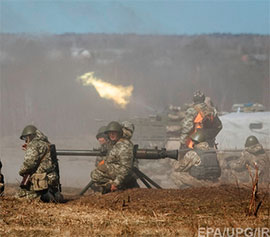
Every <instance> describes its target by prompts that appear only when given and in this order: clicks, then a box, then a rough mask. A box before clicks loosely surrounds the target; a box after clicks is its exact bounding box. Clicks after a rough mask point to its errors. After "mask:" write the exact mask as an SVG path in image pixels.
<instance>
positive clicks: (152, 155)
mask: <svg viewBox="0 0 270 237" xmlns="http://www.w3.org/2000/svg"><path fill="white" fill-rule="evenodd" d="M106 153H107V152H106V151H102V150H99V149H96V150H62V149H60V150H55V154H56V156H106ZM133 154H134V158H135V159H145V160H157V159H164V158H171V159H174V160H177V159H178V150H166V149H165V148H161V149H158V148H154V149H139V147H138V145H134V150H133ZM133 172H134V173H135V174H136V175H137V177H138V178H139V179H140V180H141V181H142V182H143V183H144V185H145V186H146V187H147V188H151V185H150V184H152V185H153V186H154V187H156V188H158V189H161V187H160V186H159V185H158V184H157V183H156V182H154V181H153V180H152V179H150V178H149V177H148V176H147V175H145V174H144V173H143V172H141V171H140V170H139V169H138V168H136V167H133ZM91 185H92V181H90V182H89V183H88V184H87V185H86V186H85V187H84V188H83V190H82V191H81V192H80V194H79V195H83V194H84V193H85V192H86V191H87V190H88V189H89V188H90V186H91Z"/></svg>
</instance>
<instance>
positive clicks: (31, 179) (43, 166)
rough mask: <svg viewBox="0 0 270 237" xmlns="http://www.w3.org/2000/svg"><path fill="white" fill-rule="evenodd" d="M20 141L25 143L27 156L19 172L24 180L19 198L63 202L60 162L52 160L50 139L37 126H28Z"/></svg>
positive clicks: (24, 148)
mask: <svg viewBox="0 0 270 237" xmlns="http://www.w3.org/2000/svg"><path fill="white" fill-rule="evenodd" d="M20 139H22V140H24V141H25V144H24V145H23V150H25V155H24V162H23V165H22V167H21V169H20V171H19V174H20V175H21V176H22V177H23V180H22V182H21V185H20V190H19V192H18V193H17V197H19V198H28V199H35V198H39V199H40V200H41V201H43V202H62V201H63V196H62V194H61V193H60V182H59V180H60V178H59V175H58V172H57V168H58V161H57V160H56V159H52V156H51V149H50V142H49V141H48V138H47V137H46V136H45V135H44V134H43V133H42V132H41V131H39V130H38V129H37V128H36V127H35V126H33V125H28V126H26V127H25V128H24V129H23V132H22V135H21V136H20Z"/></svg>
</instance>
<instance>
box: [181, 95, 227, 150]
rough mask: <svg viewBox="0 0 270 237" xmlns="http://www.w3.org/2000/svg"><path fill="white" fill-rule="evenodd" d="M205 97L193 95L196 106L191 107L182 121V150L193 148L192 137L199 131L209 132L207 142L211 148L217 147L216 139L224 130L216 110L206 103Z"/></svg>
mask: <svg viewBox="0 0 270 237" xmlns="http://www.w3.org/2000/svg"><path fill="white" fill-rule="evenodd" d="M204 101H205V95H204V94H203V93H202V92H200V91H196V92H195V93H194V95H193V102H194V104H193V105H192V106H190V107H189V108H188V109H187V111H186V114H185V118H184V119H183V120H182V124H181V127H182V130H181V135H180V149H183V148H187V147H188V148H193V145H194V144H193V142H192V140H191V139H190V136H191V135H192V134H193V133H196V131H197V130H198V129H204V130H207V132H206V133H207V136H208V137H207V138H206V140H207V142H208V144H209V145H210V146H211V147H214V146H215V137H216V135H217V134H218V133H219V131H220V130H221V129H222V123H221V121H220V119H219V118H218V116H217V113H216V110H215V109H214V108H213V107H210V106H208V105H207V104H206V103H205V102H204Z"/></svg>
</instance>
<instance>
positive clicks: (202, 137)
mask: <svg viewBox="0 0 270 237" xmlns="http://www.w3.org/2000/svg"><path fill="white" fill-rule="evenodd" d="M206 137H207V136H206V134H205V131H204V130H202V129H199V130H198V131H196V132H195V133H193V134H191V136H190V139H191V140H192V141H194V142H197V143H200V142H205V141H206Z"/></svg>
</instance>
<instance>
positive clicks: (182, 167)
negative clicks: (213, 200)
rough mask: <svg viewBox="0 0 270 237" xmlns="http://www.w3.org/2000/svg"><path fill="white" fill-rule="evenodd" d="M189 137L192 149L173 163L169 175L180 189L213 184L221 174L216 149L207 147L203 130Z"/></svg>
mask: <svg viewBox="0 0 270 237" xmlns="http://www.w3.org/2000/svg"><path fill="white" fill-rule="evenodd" d="M190 138H191V139H192V141H193V142H194V149H192V150H190V151H188V152H187V153H186V154H185V155H184V157H183V158H182V159H180V160H178V161H177V162H176V163H175V164H174V171H173V173H172V175H171V177H172V179H173V180H174V182H175V184H176V185H177V186H178V187H179V188H180V189H184V188H188V187H201V186H209V185H213V184H214V183H215V182H217V181H218V178H219V177H220V175H221V169H220V166H219V162H218V159H217V153H216V150H215V149H212V148H210V147H209V144H208V143H207V142H206V136H204V133H203V130H198V131H197V132H196V133H194V134H193V135H191V137H190Z"/></svg>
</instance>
